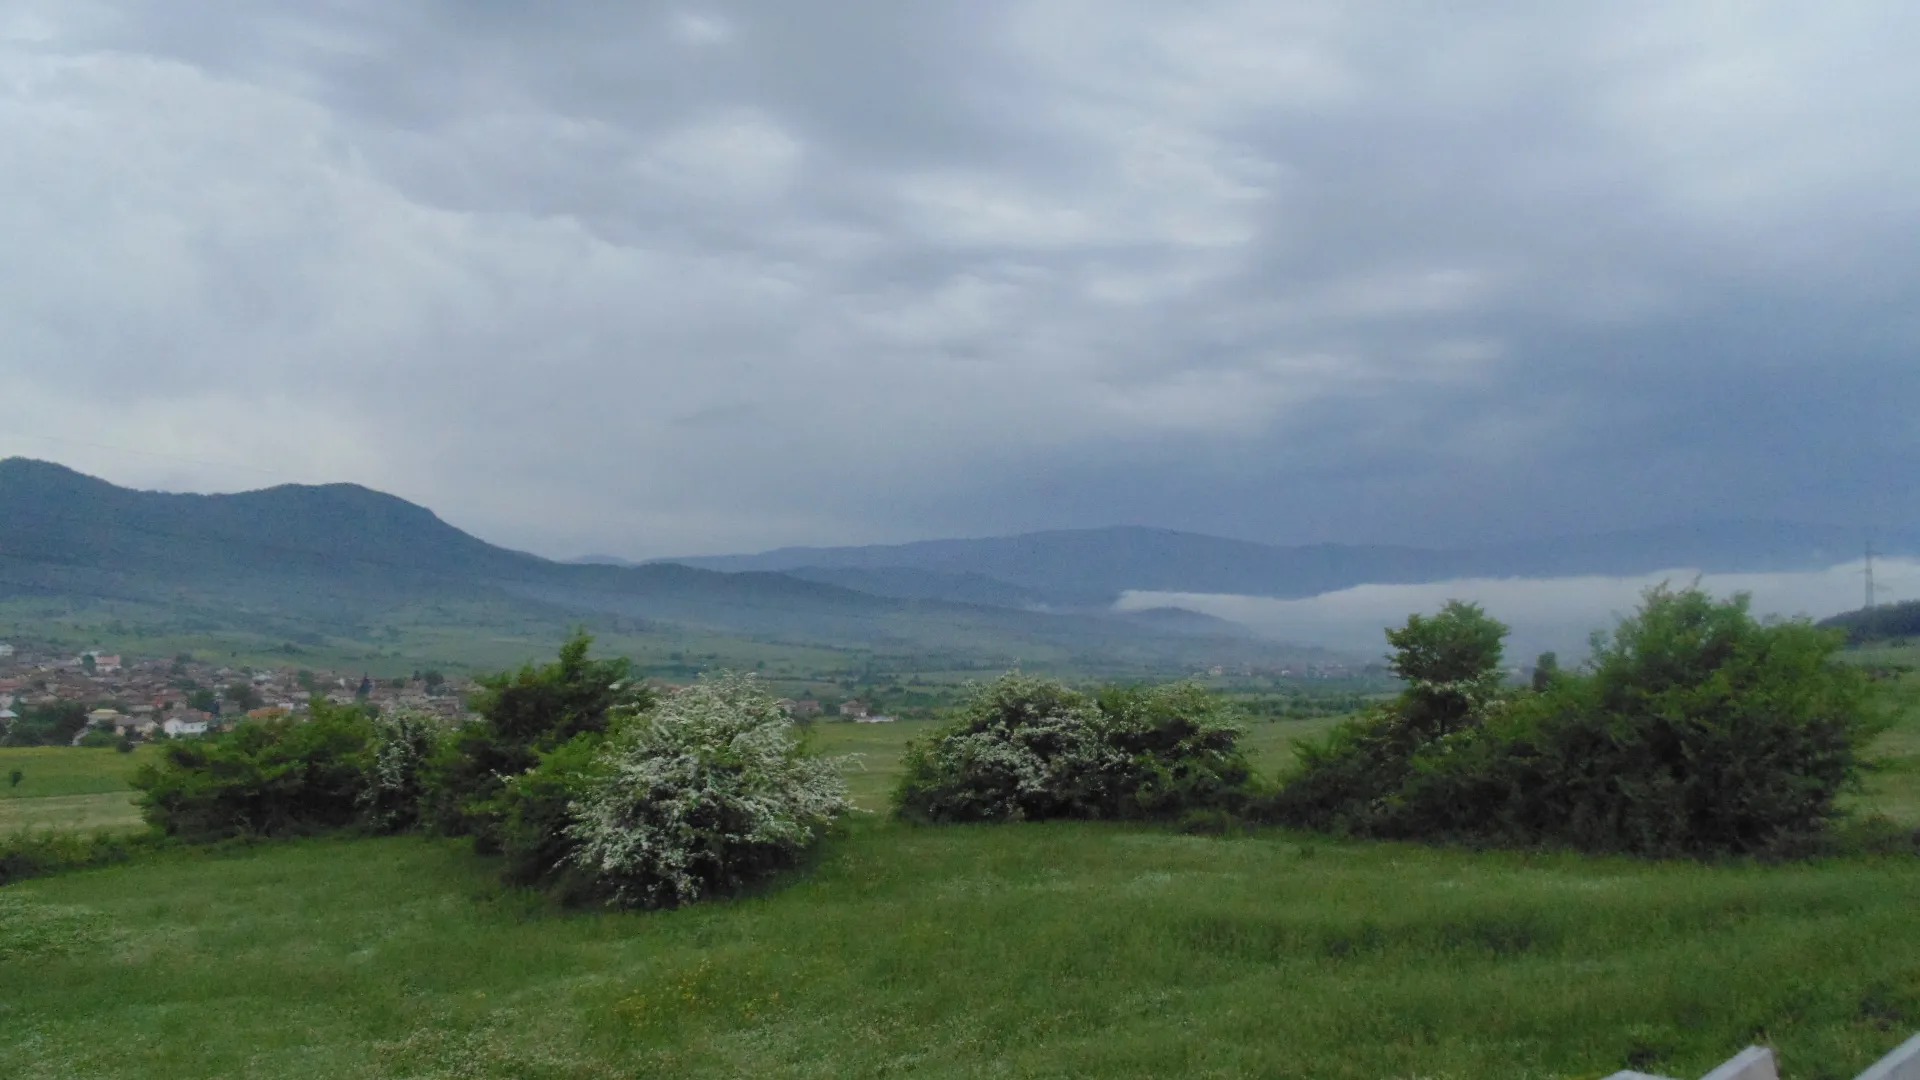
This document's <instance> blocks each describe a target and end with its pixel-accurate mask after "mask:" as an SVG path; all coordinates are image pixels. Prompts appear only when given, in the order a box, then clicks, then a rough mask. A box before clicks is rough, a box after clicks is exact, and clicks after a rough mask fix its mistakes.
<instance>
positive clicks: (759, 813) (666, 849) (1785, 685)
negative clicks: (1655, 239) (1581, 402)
mask: <svg viewBox="0 0 1920 1080" xmlns="http://www.w3.org/2000/svg"><path fill="white" fill-rule="evenodd" d="M1506 636H1507V628H1506V627H1505V626H1503V625H1501V624H1500V623H1498V622H1496V621H1494V620H1493V619H1491V618H1489V617H1488V616H1487V615H1486V614H1485V613H1484V612H1483V611H1481V610H1480V609H1479V608H1478V607H1476V606H1474V605H1471V604H1464V603H1451V604H1448V605H1447V606H1446V607H1445V608H1443V609H1442V610H1441V611H1440V612H1439V613H1438V614H1435V615H1432V616H1425V615H1416V616H1413V617H1412V618H1410V619H1409V620H1408V621H1407V623H1406V624H1405V625H1404V626H1401V627H1398V628H1395V629H1392V630H1389V631H1388V632H1387V639H1388V643H1389V644H1390V645H1391V646H1392V649H1393V656H1392V667H1393V670H1394V672H1395V674H1396V675H1398V676H1399V677H1400V679H1401V680H1402V681H1403V682H1404V685H1405V689H1404V690H1403V691H1402V693H1400V695H1399V696H1398V697H1397V698H1395V699H1394V700H1392V701H1391V702H1387V703H1384V704H1381V705H1379V706H1377V707H1374V708H1372V709H1370V710H1368V711H1367V712H1365V713H1364V714H1362V715H1360V716H1358V717H1357V718H1355V719H1353V720H1350V721H1348V722H1347V723H1345V724H1342V725H1341V726H1340V727H1338V728H1337V729H1335V731H1334V733H1333V734H1332V736H1331V737H1330V738H1329V739H1328V740H1326V741H1325V742H1324V743H1321V744H1316V745H1308V746H1304V747H1302V748H1301V749H1300V751H1299V753H1300V768H1299V769H1298V770H1296V772H1295V773H1294V774H1293V775H1291V776H1290V777H1289V778H1287V780H1286V781H1285V783H1284V784H1282V785H1281V786H1280V787H1278V788H1277V789H1271V790H1270V789H1266V788H1263V787H1262V786H1261V785H1259V783H1258V782H1257V781H1256V778H1255V777H1254V775H1253V772H1252V770H1251V769H1250V768H1249V766H1248V762H1247V759H1246V756H1245V753H1244V751H1243V750H1242V748H1241V745H1240V736H1241V729H1240V727H1239V726H1238V724H1237V722H1236V715H1235V713H1234V712H1233V710H1232V707H1231V706H1230V705H1229V704H1227V703H1226V702H1225V701H1224V700H1223V699H1221V698H1219V697H1216V696H1215V695H1213V694H1210V693H1208V692H1207V691H1206V690H1204V689H1203V688H1201V687H1199V686H1197V685H1194V684H1190V683H1181V684H1173V685H1167V686H1151V687H1116V688H1108V689H1105V690H1100V691H1097V692H1084V691H1080V690H1076V689H1074V688H1071V687H1069V686H1067V685H1065V684H1062V683H1059V682H1056V681H1050V680H1046V679H1040V678H1035V677H1032V676H1028V675H1023V674H1020V673H1017V672H1016V673H1012V674H1009V675H1006V676H1004V677H1002V678H1000V679H998V680H996V681H994V682H992V683H990V684H987V685H985V686H982V687H978V688H976V689H975V690H974V691H973V692H972V694H971V695H970V696H969V697H968V698H967V700H966V701H965V703H964V704H963V705H962V706H961V707H960V708H959V709H958V710H957V712H956V713H955V715H954V716H953V718H952V719H951V720H950V721H949V722H948V723H947V724H946V725H944V726H943V727H941V728H938V729H936V730H935V731H933V732H931V733H930V734H928V735H926V736H924V737H922V738H921V739H919V740H917V741H915V742H914V743H912V744H911V745H910V746H909V747H908V749H907V751H906V753H905V757H904V761H903V775H902V778H901V780H900V782H899V785H898V787H897V789H896V790H895V793H894V812H895V814H896V815H897V816H899V817H901V818H903V819H906V820H909V821H914V822H921V823H927V824H941V823H958V822H1019V821H1043V820H1048V819H1082V820H1107V821H1145V822H1167V823H1174V824H1177V825H1179V826H1181V827H1185V828H1190V829H1202V830H1208V831H1212V830H1217V829H1220V828H1224V827H1228V826H1231V825H1234V824H1235V823H1238V822H1243V821H1244V822H1277V823H1281V824H1287V825H1291V826H1296V827H1302V828H1309V829H1315V830H1322V831H1328V832H1334V833H1340V834H1346V835H1355V836H1372V837H1386V838H1399V839H1419V840H1436V841H1444V842H1465V843H1472V844H1495V845H1521V846H1540V845H1545V846H1560V847H1572V848H1578V849H1582V850H1589V851H1609V852H1625V853H1635V854H1644V855H1688V856H1713V855H1724V854H1775V853H1786V852H1792V851H1796V850H1806V849H1807V848H1806V845H1807V844H1808V842H1809V841H1810V840H1811V839H1814V838H1818V837H1820V836H1821V835H1822V834H1823V833H1824V832H1825V831H1826V830H1827V829H1828V827H1829V826H1830V825H1831V824H1832V823H1833V822H1834V821H1835V820H1836V819H1837V818H1838V817H1839V816H1840V810H1839V798H1840V796H1841V795H1842V794H1843V793H1845V792H1846V791H1847V790H1848V788H1849V787H1850V786H1851V785H1854V784H1855V783H1857V781H1858V777H1859V774H1860V770H1861V767H1862V762H1861V759H1860V753H1861V748H1862V747H1863V746H1864V745H1865V742H1866V740H1867V739H1869V738H1870V737H1871V736H1872V735H1873V734H1874V732H1875V731H1876V730H1877V720H1876V712H1875V708H1874V704H1873V697H1872V691H1873V687H1872V685H1871V682H1870V680H1869V679H1868V678H1867V676H1866V675H1865V674H1864V673H1863V672H1862V671H1860V670H1859V669H1858V668H1856V667H1854V666H1851V665H1847V664H1845V663H1842V662H1840V660H1839V658H1838V657H1837V655H1836V654H1837V652H1838V650H1839V649H1840V647H1841V644H1842V641H1841V637H1840V636H1839V635H1838V634H1835V633H1832V632H1829V631H1824V630H1821V629H1818V628H1816V627H1813V626H1811V625H1809V624H1807V623H1806V622H1804V621H1796V622H1776V623H1762V622H1760V621H1758V620H1756V619H1755V618H1754V617H1753V616H1752V615H1751V613H1750V612H1749V610H1748V607H1747V602H1746V600H1745V598H1744V597H1736V598H1734V599H1732V600H1729V601H1725V602H1716V601H1714V600H1713V599H1712V598H1710V597H1708V596H1706V595H1705V594H1703V593H1701V592H1699V591H1698V590H1694V589H1687V590H1679V591H1675V590H1669V589H1665V588H1662V589H1657V590H1654V591H1652V592H1650V593H1649V594H1647V596H1646V599H1645V603H1644V604H1643V606H1642V607H1641V609H1640V610H1639V611H1638V612H1637V613H1636V614H1635V615H1634V616H1633V617H1631V618H1629V619H1626V620H1624V621H1623V622H1622V623H1621V624H1620V625H1619V626H1618V627H1617V628H1616V629H1615V630H1614V631H1613V632H1612V633H1611V634H1610V635H1596V639H1595V642H1594V651H1593V655H1592V657H1591V658H1590V659H1589V660H1588V661H1587V662H1586V663H1585V664H1583V665H1581V666H1579V667H1574V668H1562V667H1561V666H1559V665H1558V664H1557V663H1548V662H1542V663H1540V664H1538V665H1537V666H1536V671H1535V672H1534V677H1533V679H1532V682H1531V685H1516V684H1510V683H1508V682H1507V681H1506V680H1505V679H1504V676H1503V659H1502V655H1503V644H1504V640H1505V638H1506ZM589 645H590V642H589V640H588V639H587V638H585V637H577V638H575V639H574V640H572V641H569V642H568V643H567V644H566V645H565V646H564V647H563V648H562V649H561V651H560V655H559V657H558V658H557V659H556V660H555V661H554V662H553V663H550V664H546V665H543V666H531V665H530V666H527V667H524V668H522V669H520V670H518V671H515V672H509V673H507V674H504V675H500V676H497V677H495V678H491V679H487V680H483V691H482V693H481V694H479V695H478V696H477V697H476V698H475V699H474V700H473V701H472V702H471V704H472V706H473V708H474V710H475V711H476V713H477V716H478V718H477V719H476V720H473V721H472V722H469V723H467V724H465V725H462V726H460V727H457V728H453V727H448V726H446V725H444V724H442V723H441V722H439V721H438V720H435V719H432V718H428V717H423V716H416V715H407V714H402V715H396V716H381V715H379V714H378V713H376V712H374V711H372V710H371V709H370V708H368V707H366V706H364V705H359V706H328V705H326V704H325V703H323V702H316V703H315V707H314V712H313V714H312V717H311V719H309V720H307V721H306V722H303V723H295V722H291V721H287V720H278V721H266V722H255V721H248V722H245V723H242V724H240V725H239V726H238V727H237V728H235V729H234V730H233V731H232V732H231V733H229V734H226V735H224V736H220V737H218V738H214V739H208V740H203V741H198V742H190V743H176V744H171V745H169V746H168V747H166V749H165V750H164V752H163V754H162V758H161V760H160V761H159V762H158V763H157V764H153V765H149V766H147V767H145V768H143V769H142V771H141V772H140V773H139V775H138V778H137V780H136V785H137V786H138V787H139V788H140V789H141V790H142V791H143V792H144V793H145V795H144V806H145V811H146V814H147V816H148V818H149V820H150V821H152V822H153V823H154V824H155V825H156V826H158V828H159V830H160V831H161V832H164V833H165V834H166V835H167V836H170V837H173V838H176V839H180V840H186V841H194V842H200V841H210V840H219V839H223V838H230V837H252V836H280V835H289V834H299V833H306V832H315V831H323V830H333V829H341V828H358V829H363V830H368V831H373V832H394V831H402V830H409V829H421V830H430V831H434V832H438V833H442V834H452V835H463V836H470V837H472V838H473V841H474V843H475V845H476V847H477V848H478V849H479V850H480V851H482V852H487V853H494V854H498V855H499V856H501V866H502V872H503V875H504V877H505V879H506V880H507V881H509V882H511V883H513V884H516V885H524V886H534V887H540V888H545V889H549V890H552V891H553V892H555V893H557V894H559V895H561V896H564V897H566V898H568V899H571V900H576V901H584V900H596V901H604V902H608V903H613V904H619V905H627V906H641V907H669V906H676V905H680V904H685V903H689V902H692V901H696V900H700V899H703V898H706V897H711V896H716V895H724V894H727V893H732V892H736V891H738V890H740V889H742V888H745V887H748V886H750V885H752V884H753V883H754V882H757V881H760V880H763V879H765V878H766V877H767V876H768V875H770V874H773V873H775V872H778V871H779V870H781V869H783V868H786V867H790V866H792V865H794V864H795V863H796V862H798V861H799V860H800V859H801V858H803V857H804V855H805V854H806V852H807V851H808V850H809V849H810V848H811V847H812V846H813V845H814V844H816V843H817V842H818V841H819V840H820V838H821V837H822V836H823V835H824V834H825V833H826V831H827V830H828V829H829V828H830V827H831V826H832V825H833V824H834V822H836V821H837V820H838V819H840V818H841V817H842V816H843V815H844V814H846V813H847V811H848V810H849V809H850V807H849V804H848V801H847V794H846V787H845V784H844V781H843V779H842V777H841V774H840V770H839V767H838V764H837V763H835V762H831V761H825V760H822V759H820V758H818V757H816V756H813V755H812V754H810V753H809V752H808V751H807V749H806V746H805V741H804V739H803V738H802V736H801V733H800V732H799V729H796V728H795V727H794V726H793V725H792V724H791V723H790V722H789V720H788V719H787V717H786V716H785V715H783V714H782V712H781V710H780V708H779V707H778V705H777V704H776V703H775V702H774V701H773V699H772V698H771V696H770V695H768V694H767V693H766V692H765V691H764V690H762V689H761V688H760V686H759V685H758V684H757V683H756V682H755V681H754V680H753V679H752V678H751V677H743V676H719V677H713V678H703V679H702V680H701V681H700V682H699V683H698V684H696V685H695V686H692V687H689V688H686V689H684V690H680V691H677V692H675V693H673V694H671V695H668V696H666V697H664V698H661V697H657V696H656V695H655V694H653V693H652V692H651V691H650V690H648V689H647V688H646V687H645V686H644V685H643V684H641V683H640V682H639V681H638V680H636V679H635V678H634V677H633V674H632V672H631V671H630V670H629V668H628V666H627V664H626V662H625V661H621V660H596V659H592V658H591V657H590V656H589Z"/></svg>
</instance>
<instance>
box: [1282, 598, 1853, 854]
mask: <svg viewBox="0 0 1920 1080" xmlns="http://www.w3.org/2000/svg"><path fill="white" fill-rule="evenodd" d="M1481 640H1483V641H1484V640H1485V637H1484V635H1481ZM1842 643H1843V639H1842V637H1841V636H1840V635H1839V634H1838V633H1834V632H1829V631H1824V630H1821V629H1818V628H1816V627H1814V626H1812V625H1810V624H1808V623H1806V622H1805V621H1804V620H1802V621H1795V622H1784V623H1772V624H1768V623H1762V622H1760V621H1759V620H1757V619H1755V618H1754V617H1753V615H1752V614H1751V612H1750V611H1749V610H1748V603H1747V598H1746V597H1745V596H1744V595H1740V596H1735V597H1733V598H1732V599H1730V600H1725V601H1716V600H1714V599H1713V598H1712V597H1710V596H1708V595H1706V594H1705V593H1703V592H1701V591H1700V590H1699V589H1697V588H1690V589H1685V590H1678V591H1676V590H1672V589H1668V588H1665V587H1661V588H1657V589H1653V590H1650V591H1648V592H1647V593H1646V594H1645V597H1644V599H1643V601H1642V604H1641V607H1640V610H1639V611H1638V612H1636V613H1635V614H1634V615H1633V616H1631V617H1629V618H1627V619H1625V620H1622V621H1621V623H1620V624H1619V626H1618V627H1617V628H1615V630H1614V631H1613V633H1612V634H1610V635H1595V644H1594V654H1593V658H1592V660H1591V661H1590V663H1589V664H1588V665H1586V668H1585V670H1583V671H1580V672H1567V671H1560V672H1558V673H1557V674H1553V675H1551V676H1550V677H1549V678H1548V679H1546V680H1545V681H1544V682H1543V684H1542V688H1541V689H1540V691H1539V692H1537V693H1507V694H1496V695H1495V696H1492V697H1489V698H1487V699H1485V700H1484V701H1483V702H1482V703H1481V704H1480V705H1479V706H1478V707H1477V708H1475V709H1472V710H1470V711H1469V712H1468V713H1467V714H1466V716H1465V722H1464V723H1462V724H1460V725H1458V726H1455V727H1453V728H1450V729H1435V728H1433V727H1432V726H1430V725H1427V724H1424V723H1420V722H1416V721H1418V720H1419V718H1420V717H1421V716H1422V714H1423V710H1425V709H1427V707H1428V704H1427V702H1426V701H1424V700H1423V699H1422V698H1421V697H1420V696H1419V695H1420V692H1421V688H1420V687H1419V686H1418V685H1416V686H1414V687H1410V688H1409V690H1408V691H1407V693H1406V694H1403V695H1402V696H1401V698H1400V699H1399V700H1398V701H1396V702H1395V703H1394V704H1393V705H1392V706H1389V707H1386V708H1382V709H1379V710H1376V711H1375V712H1374V713H1372V714H1370V715H1369V716H1367V717H1366V718H1364V719H1362V720H1360V721H1358V722H1354V723H1349V724H1345V725H1342V726H1340V727H1339V728H1336V729H1335V732H1334V734H1333V736H1332V737H1331V739H1330V740H1329V741H1328V742H1327V743H1326V744H1324V745H1320V746H1315V745H1311V744H1308V745H1306V746H1304V747H1303V748H1302V749H1301V751H1300V754H1301V761H1302V765H1303V768H1302V770H1301V771H1300V773H1299V774H1298V775H1296V776H1295V777H1294V778H1293V779H1291V780H1290V781H1289V782H1288V783H1287V785H1286V786H1285V788H1284V789H1283V790H1282V791H1281V792H1280V795H1279V797H1278V799H1277V801H1276V810H1277V816H1278V817H1280V818H1281V819H1282V820H1284V821H1287V822H1289V823H1291V824H1295V825H1303V826H1307V827H1311V828H1322V829H1330V830H1336V831H1341V832H1348V833H1354V834H1360V835H1371V836H1381V837H1390V838H1408V839H1419V838H1425V839H1439V840H1449V841H1465V842H1472V843H1496V844H1511V845H1525V846H1534V845H1541V844H1548V845H1564V846H1568V847H1574V848H1579V849H1582V850H1588V851H1618V852H1630V853H1635V854H1644V855H1690V856H1702V855H1727V854H1769V853H1781V852H1788V851H1793V850H1805V849H1806V847H1807V845H1808V844H1809V842H1810V841H1811V840H1812V839H1814V838H1816V837H1818V836H1819V835H1820V834H1821V833H1823V832H1824V831H1825V830H1826V829H1827V827H1828V826H1829V825H1830V823H1831V822H1832V821H1833V820H1834V819H1835V818H1836V817H1837V816H1838V814H1839V813H1840V810H1839V798H1840V796H1841V794H1843V793H1844V792H1845V791H1846V790H1847V789H1848V788H1849V787H1850V786H1852V785H1854V784H1856V783H1857V782H1858V778H1859V772H1860V764H1861V763H1860V758H1859V753H1860V749H1861V748H1862V747H1864V746H1865V745H1866V743H1867V741H1868V740H1869V739H1870V738H1871V737H1872V735H1873V734H1874V733H1875V732H1876V731H1877V730H1878V729H1879V724H1880V722H1881V721H1880V719H1879V714H1878V710H1877V707H1876V705H1875V702H1874V700H1873V696H1872V691H1873V687H1872V685H1871V683H1870V681H1869V680H1868V678H1867V676H1866V674H1865V673H1864V672H1862V671H1861V670H1859V669H1858V668H1857V667H1856V666H1854V665H1849V664H1845V663H1842V662H1840V661H1839V659H1838V657H1837V656H1836V653H1837V651H1838V650H1839V649H1840V647H1841V645H1842Z"/></svg>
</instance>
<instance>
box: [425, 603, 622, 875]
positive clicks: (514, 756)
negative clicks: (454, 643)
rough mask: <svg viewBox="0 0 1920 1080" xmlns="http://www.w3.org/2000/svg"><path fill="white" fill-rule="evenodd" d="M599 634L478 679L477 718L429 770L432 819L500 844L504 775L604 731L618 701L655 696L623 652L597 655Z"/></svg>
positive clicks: (485, 846) (489, 845)
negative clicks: (547, 657)
mask: <svg viewBox="0 0 1920 1080" xmlns="http://www.w3.org/2000/svg"><path fill="white" fill-rule="evenodd" d="M592 648H593V638H592V637H591V636H589V635H587V634H585V633H578V634H575V635H574V636H573V637H572V638H570V639H568V641H567V642H566V644H564V645H562V646H561V647H560V655H559V657H558V659H556V660H555V661H554V662H553V663H551V664H547V665H545V666H542V667H537V668H536V667H534V666H533V665H531V664H529V665H527V666H525V667H522V668H521V669H520V670H519V671H516V672H508V673H505V674H501V675H495V676H491V677H488V678H484V679H482V680H480V685H481V690H480V692H479V693H478V694H476V695H475V696H474V698H473V700H472V702H471V703H470V704H471V706H472V708H473V711H474V712H476V713H478V714H479V717H480V718H479V720H477V721H475V722H473V723H469V724H466V725H465V726H463V727H462V728H461V729H460V731H459V733H458V734H457V735H456V736H455V737H454V738H452V739H451V740H449V741H448V743H447V745H446V746H445V748H444V749H443V750H442V751H441V752H440V753H439V755H438V756H437V758H436V760H435V762H434V765H433V768H432V769H431V770H430V776H429V780H428V787H429V790H430V792H431V796H430V798H431V801H432V803H433V806H432V810H431V818H432V820H433V821H434V822H435V823H436V824H437V825H438V826H439V827H440V828H441V829H443V830H445V831H449V832H455V833H469V834H472V835H473V836H474V838H475V841H476V844H477V846H478V847H479V848H480V849H481V850H483V851H492V850H495V849H497V847H498V845H499V839H500V837H499V827H500V825H501V823H502V821H503V820H504V818H503V814H504V812H505V811H504V808H503V807H502V806H500V805H499V804H497V803H496V802H495V800H496V799H497V798H498V797H499V796H500V794H501V792H502V787H503V779H502V778H503V777H507V776H516V775H519V774H520V773H524V772H526V771H527V770H528V769H531V768H533V767H535V766H536V765H537V764H539V761H540V756H541V755H542V754H546V753H550V752H552V751H553V750H555V749H557V748H558V747H560V746H561V745H563V744H565V743H567V742H570V741H572V740H573V739H574V738H576V737H577V736H580V735H583V734H591V735H594V736H599V735H602V734H604V733H605V732H606V730H607V716H608V713H609V712H610V711H611V710H613V709H614V708H616V707H625V708H630V709H638V708H644V707H646V706H648V705H650V704H652V702H653V695H652V692H651V691H650V690H648V689H647V687H646V686H645V684H643V683H640V682H638V681H637V680H635V679H634V678H633V674H632V671H631V668H630V665H629V664H628V662H627V661H626V660H625V659H620V658H615V659H609V660H592V659H589V657H588V654H589V653H590V652H591V651H592Z"/></svg>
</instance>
